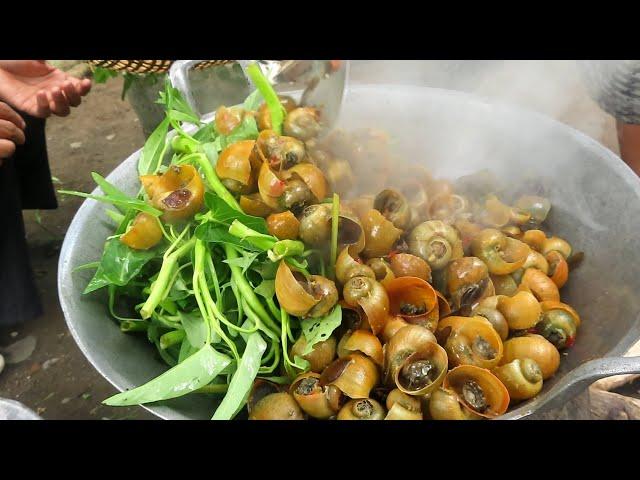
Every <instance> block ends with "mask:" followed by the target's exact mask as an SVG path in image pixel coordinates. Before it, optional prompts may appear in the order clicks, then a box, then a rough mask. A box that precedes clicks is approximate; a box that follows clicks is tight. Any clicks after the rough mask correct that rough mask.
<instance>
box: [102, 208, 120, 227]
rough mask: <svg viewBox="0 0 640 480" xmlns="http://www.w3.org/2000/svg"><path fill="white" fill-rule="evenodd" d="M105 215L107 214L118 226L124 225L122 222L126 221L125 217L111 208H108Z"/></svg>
mask: <svg viewBox="0 0 640 480" xmlns="http://www.w3.org/2000/svg"><path fill="white" fill-rule="evenodd" d="M104 213H106V214H107V217H109V218H110V219H111V220H113V222H114V223H115V224H116V225H120V224H121V223H122V221H123V220H124V215H122V214H121V213H119V212H117V211H115V210H111V209H110V208H107V209H106V210H105V211H104Z"/></svg>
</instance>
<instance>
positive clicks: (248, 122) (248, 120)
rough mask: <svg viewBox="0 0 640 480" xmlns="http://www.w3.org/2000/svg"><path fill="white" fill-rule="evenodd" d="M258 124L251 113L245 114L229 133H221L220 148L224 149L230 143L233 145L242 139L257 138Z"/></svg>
mask: <svg viewBox="0 0 640 480" xmlns="http://www.w3.org/2000/svg"><path fill="white" fill-rule="evenodd" d="M259 133H260V132H258V124H257V123H256V119H255V118H253V117H252V116H250V115H247V116H245V117H244V118H243V119H242V122H240V125H238V126H237V127H236V128H234V129H233V131H232V132H231V133H230V134H229V135H220V136H219V137H218V138H219V139H220V149H221V150H224V149H225V148H227V147H228V146H229V145H233V144H234V143H236V142H239V141H241V140H255V139H256V138H258V134H259Z"/></svg>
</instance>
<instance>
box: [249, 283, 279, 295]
mask: <svg viewBox="0 0 640 480" xmlns="http://www.w3.org/2000/svg"><path fill="white" fill-rule="evenodd" d="M254 291H255V292H256V293H257V294H258V295H260V296H261V297H264V298H267V299H269V298H273V296H274V295H275V294H276V282H275V280H263V281H262V283H261V284H260V285H258V286H257V287H256V289H255V290H254Z"/></svg>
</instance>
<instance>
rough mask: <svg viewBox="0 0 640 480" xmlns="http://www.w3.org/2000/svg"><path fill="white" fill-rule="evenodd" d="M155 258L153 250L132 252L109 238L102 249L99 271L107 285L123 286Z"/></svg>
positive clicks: (122, 244) (117, 241) (119, 242)
mask: <svg viewBox="0 0 640 480" xmlns="http://www.w3.org/2000/svg"><path fill="white" fill-rule="evenodd" d="M155 256H156V253H155V252H154V251H153V250H134V249H132V248H129V247H128V246H127V245H125V244H124V243H122V242H121V241H120V239H119V238H110V239H109V240H107V242H106V244H105V247H104V253H103V254H102V259H101V260H100V269H101V270H102V274H103V276H104V278H105V279H107V280H108V281H109V283H112V284H114V285H119V286H124V285H126V284H127V283H129V281H130V280H131V279H132V278H133V277H135V276H136V275H138V273H140V270H142V267H144V266H145V265H146V263H147V262H148V261H149V260H151V259H152V258H153V257H155Z"/></svg>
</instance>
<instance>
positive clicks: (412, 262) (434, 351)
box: [216, 98, 581, 420]
mask: <svg viewBox="0 0 640 480" xmlns="http://www.w3.org/2000/svg"><path fill="white" fill-rule="evenodd" d="M283 105H284V106H285V108H286V110H287V112H288V114H287V117H286V121H285V124H284V128H283V133H284V134H283V135H278V134H276V133H275V132H274V131H273V130H271V129H270V117H269V115H268V114H267V113H268V112H267V111H266V109H265V108H264V107H263V108H261V109H260V110H259V111H258V112H257V113H256V114H255V115H256V116H257V120H258V125H259V127H260V134H259V136H258V138H257V140H256V141H253V140H249V141H242V142H238V143H235V144H233V145H230V146H229V147H227V149H226V150H225V151H224V152H223V153H222V154H221V156H220V158H219V161H218V163H217V165H216V172H217V174H218V176H219V177H220V178H221V180H222V182H223V183H224V184H225V186H226V187H227V188H228V189H229V190H230V191H231V192H233V193H234V194H236V195H238V196H239V199H240V205H241V206H242V208H243V209H244V210H245V212H246V213H248V214H252V215H257V216H261V217H264V218H266V221H267V225H268V229H269V231H270V233H271V234H272V235H274V236H276V237H278V238H279V239H299V240H302V241H303V242H304V243H305V244H306V245H307V247H309V248H313V249H318V250H320V251H325V252H328V250H329V246H330V243H331V231H332V204H331V203H327V202H324V200H325V199H326V198H327V196H328V195H329V194H330V193H331V192H337V193H339V194H340V200H341V201H340V211H339V226H338V255H337V260H336V263H335V269H334V271H333V272H332V273H333V275H330V274H328V275H327V276H321V275H311V276H305V275H303V274H302V273H300V272H298V271H296V270H295V268H294V267H292V266H291V265H289V264H288V263H286V262H284V261H282V262H281V263H280V265H279V267H278V270H277V274H276V278H275V288H276V296H277V299H278V302H279V304H280V307H281V308H283V309H284V310H285V311H286V312H287V313H289V314H290V315H292V316H294V317H297V318H299V319H305V318H319V317H322V316H323V315H326V314H327V313H328V312H329V311H330V310H331V309H332V308H333V307H334V306H335V305H336V304H337V303H339V304H340V305H341V306H342V313H343V318H342V324H341V325H340V327H339V328H338V329H336V330H335V331H334V332H333V334H332V335H331V336H330V337H329V338H326V339H325V340H323V341H321V342H320V343H317V344H316V345H315V346H314V347H313V349H312V351H311V352H310V353H308V354H306V355H303V353H304V351H305V347H306V340H305V337H304V335H301V336H300V338H299V339H298V340H297V341H296V342H295V343H294V345H293V346H292V348H291V351H290V355H291V357H292V358H293V357H294V356H299V357H302V358H304V359H305V360H307V361H308V362H309V364H310V370H309V371H307V372H305V373H302V374H300V375H299V376H298V377H297V378H296V379H295V380H294V381H293V382H292V383H291V384H290V385H286V386H283V385H277V384H275V383H271V382H269V381H267V380H260V379H258V380H256V382H255V384H254V388H253V390H252V392H251V395H250V398H249V400H248V412H249V418H250V419H294V420H297V419H307V418H309V419H310V418H313V419H338V420H383V419H402V420H422V419H435V420H440V419H482V418H494V417H497V416H499V415H502V414H504V413H505V412H506V411H507V410H508V408H509V407H510V406H513V405H514V404H517V403H518V402H521V401H524V400H527V399H530V398H532V397H534V396H536V395H537V394H538V393H539V392H540V391H541V389H542V387H543V383H544V382H545V381H546V380H547V379H549V378H550V377H552V376H553V375H554V373H555V372H556V371H557V370H558V367H559V365H560V351H562V350H564V349H567V348H569V347H571V346H572V345H573V343H574V341H575V338H576V333H577V330H578V328H579V327H580V316H579V315H578V313H577V312H576V311H575V310H574V309H573V308H572V307H571V306H569V305H567V304H565V303H562V302H561V296H560V289H561V288H562V287H563V286H564V285H565V283H566V282H567V280H568V277H569V271H570V266H571V265H572V264H573V263H576V262H577V261H578V260H579V259H580V258H581V254H576V253H574V252H573V249H572V247H571V245H570V244H569V243H568V242H567V241H565V240H564V239H562V238H559V237H557V236H553V235H548V234H547V233H545V231H543V230H542V228H543V227H542V225H543V223H544V221H545V219H546V218H547V215H548V213H549V211H550V208H551V205H550V202H549V201H548V200H547V199H545V198H542V197H538V196H531V195H524V196H520V197H518V198H514V199H513V201H512V202H510V204H506V203H504V202H503V201H502V200H501V199H500V198H498V197H497V196H496V195H494V194H492V193H491V192H490V191H483V189H482V188H469V189H468V190H465V191H462V192H456V191H455V189H454V186H453V184H452V183H451V182H448V181H445V180H436V179H434V178H432V176H431V175H430V174H429V172H428V171H426V170H425V169H423V168H421V167H417V166H415V165H409V164H404V163H403V162H402V161H401V160H400V159H398V158H397V157H395V156H394V155H393V154H392V153H390V149H389V139H388V137H387V136H386V135H385V133H384V132H380V131H377V130H373V129H367V130H361V131H357V132H354V133H346V132H343V131H334V132H332V133H330V134H329V135H328V136H326V137H324V138H322V139H319V138H317V137H318V134H319V132H320V117H319V112H318V111H317V110H315V109H312V108H299V107H297V106H296V105H295V102H293V101H292V100H290V99H286V98H283ZM243 114H246V112H239V111H237V110H236V111H235V112H232V111H231V110H230V109H225V110H223V111H221V112H218V117H217V118H216V122H218V121H220V122H223V121H227V122H228V121H231V124H230V128H231V127H233V125H236V124H237V123H238V122H239V121H240V120H241V118H242V115H243ZM356 172H360V175H356ZM372 192H373V194H371V193H372ZM329 277H331V278H329Z"/></svg>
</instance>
